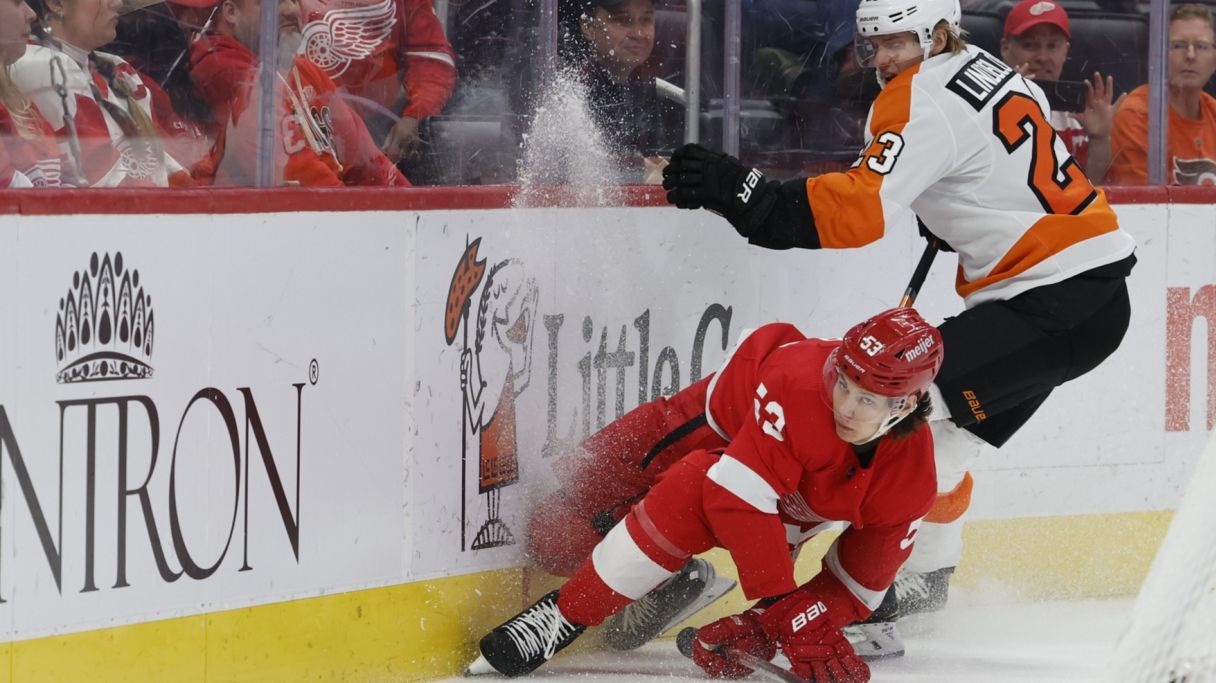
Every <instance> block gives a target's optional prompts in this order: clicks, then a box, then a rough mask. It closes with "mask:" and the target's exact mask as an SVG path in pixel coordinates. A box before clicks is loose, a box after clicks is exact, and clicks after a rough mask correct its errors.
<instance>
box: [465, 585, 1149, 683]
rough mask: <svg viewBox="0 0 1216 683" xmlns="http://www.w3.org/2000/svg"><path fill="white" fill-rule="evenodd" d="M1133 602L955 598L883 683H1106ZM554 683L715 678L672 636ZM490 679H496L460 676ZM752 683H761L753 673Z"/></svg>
mask: <svg viewBox="0 0 1216 683" xmlns="http://www.w3.org/2000/svg"><path fill="white" fill-rule="evenodd" d="M1132 602H1133V601H1132V600H1131V599H1130V598H1128V599H1120V600H1086V601H1068V602H1041V603H1033V604H1013V605H1009V604H991V603H989V604H983V603H977V602H974V601H967V600H958V601H954V599H953V597H952V603H951V604H950V605H949V606H948V607H947V608H946V609H945V610H944V611H942V612H939V613H937V614H929V615H916V616H913V617H909V618H907V619H905V620H904V621H903V622H901V630H902V632H903V635H904V640H905V643H906V645H907V652H908V653H907V655H905V656H904V657H899V658H894V659H890V660H885V661H880V662H874V663H873V664H872V665H871V666H872V670H873V679H872V680H873V681H875V683H883V682H889V683H913V682H917V683H920V682H923V683H929V682H933V683H963V682H964V681H965V682H966V683H977V682H983V683H988V682H990V681H996V682H999V683H1032V682H1033V683H1043V682H1045V681H1059V682H1061V683H1063V682H1065V681H1066V682H1068V683H1077V682H1083V681H1099V680H1101V676H1102V674H1103V666H1105V665H1106V663H1107V662H1108V661H1109V659H1110V654H1111V652H1112V651H1113V649H1114V645H1115V642H1116V640H1117V639H1118V637H1119V634H1120V633H1121V632H1122V630H1123V628H1124V627H1125V625H1126V622H1127V619H1128V617H1129V615H1130V614H1131V608H1132ZM532 678H540V679H544V680H547V681H552V682H553V683H560V682H562V681H570V682H571V683H620V682H623V681H639V682H648V681H649V682H654V681H671V680H673V679H674V680H708V679H707V678H706V677H705V676H704V674H702V673H701V671H700V669H698V668H697V667H696V666H694V665H693V664H692V662H690V661H689V660H687V659H684V658H683V657H682V656H680V654H679V653H678V652H676V649H675V640H674V639H672V638H668V639H664V640H659V641H656V642H654V643H651V644H649V645H646V646H645V647H643V648H641V649H639V650H637V651H634V652H630V653H624V654H622V653H617V652H589V651H583V652H574V653H571V654H568V655H567V654H560V655H558V656H557V658H556V659H554V660H553V661H552V662H550V663H548V664H547V665H545V666H544V667H541V668H540V669H539V670H538V671H536V672H535V673H533V674H532ZM448 680H451V681H469V680H478V681H485V682H487V683H488V682H490V681H493V680H499V679H497V678H496V677H478V678H476V679H462V678H452V679H448ZM746 680H751V681H755V680H760V679H759V677H757V676H752V677H750V678H748V679H746Z"/></svg>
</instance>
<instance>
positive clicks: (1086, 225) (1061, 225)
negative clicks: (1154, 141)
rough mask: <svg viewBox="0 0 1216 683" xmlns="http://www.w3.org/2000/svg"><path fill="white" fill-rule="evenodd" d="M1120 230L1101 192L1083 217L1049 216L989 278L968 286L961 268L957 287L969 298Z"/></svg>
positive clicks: (1015, 244)
mask: <svg viewBox="0 0 1216 683" xmlns="http://www.w3.org/2000/svg"><path fill="white" fill-rule="evenodd" d="M1118 229H1119V223H1118V220H1117V219H1116V218H1115V212H1114V211H1113V210H1112V209H1111V208H1110V204H1108V203H1107V201H1106V193H1104V192H1102V191H1101V190H1098V196H1097V198H1096V199H1094V201H1093V202H1092V203H1090V205H1089V206H1087V207H1086V208H1085V210H1084V211H1082V212H1081V214H1080V215H1077V216H1072V215H1068V214H1048V215H1045V216H1043V217H1042V218H1040V219H1039V220H1038V221H1036V222H1035V224H1034V225H1033V226H1031V228H1030V229H1029V230H1027V231H1026V233H1025V234H1024V235H1022V237H1021V238H1019V239H1018V241H1017V242H1015V243H1014V245H1013V247H1012V248H1011V249H1010V250H1009V251H1007V252H1005V256H1004V257H1003V258H1002V259H1001V260H1000V262H999V263H997V265H996V267H995V268H993V269H992V270H991V271H990V272H989V273H988V275H986V276H984V277H982V278H979V279H977V280H975V281H974V282H968V281H967V279H966V278H965V277H964V276H963V271H962V268H959V271H958V276H957V279H956V281H955V286H956V288H957V290H958V293H959V295H960V296H962V297H964V298H966V297H967V296H968V295H970V294H971V293H972V292H975V291H978V290H981V289H983V288H985V287H988V286H989V285H992V284H993V283H996V282H1001V281H1002V280H1008V279H1010V278H1012V277H1016V276H1017V275H1020V274H1021V273H1023V272H1025V271H1026V269H1028V268H1031V267H1033V266H1035V265H1037V264H1039V263H1042V262H1043V261H1045V260H1046V259H1048V258H1049V257H1051V256H1054V255H1056V254H1058V253H1060V252H1062V251H1064V250H1065V249H1067V248H1068V247H1071V246H1073V245H1075V244H1079V243H1081V242H1084V241H1085V240H1088V239H1090V238H1093V237H1097V236H1098V235H1103V234H1105V233H1108V232H1114V231H1116V230H1118Z"/></svg>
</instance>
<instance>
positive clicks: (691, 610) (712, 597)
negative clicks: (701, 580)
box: [663, 574, 737, 631]
mask: <svg viewBox="0 0 1216 683" xmlns="http://www.w3.org/2000/svg"><path fill="white" fill-rule="evenodd" d="M736 584H737V582H736V581H735V580H734V579H731V578H728V577H725V576H718V575H716V574H715V575H714V577H713V579H712V580H711V581H710V582H709V584H708V585H707V586H705V590H703V591H701V596H700V597H698V598H697V599H696V600H694V601H693V602H692V604H690V605H689V606H688V607H685V608H684V609H683V610H681V611H680V613H679V614H677V615H676V616H675V617H674V618H673V619H672V620H671V622H670V623H668V624H667V626H666V628H664V629H663V630H664V631H667V629H670V628H674V627H675V626H676V625H677V624H681V623H683V622H684V620H685V619H688V618H689V617H691V616H692V615H694V614H696V613H697V612H700V611H701V610H703V609H705V608H706V607H709V606H710V605H712V604H713V603H714V602H717V600H718V598H721V597H722V596H723V595H726V594H727V593H729V592H730V591H731V589H733V588H734V587H735V585H736Z"/></svg>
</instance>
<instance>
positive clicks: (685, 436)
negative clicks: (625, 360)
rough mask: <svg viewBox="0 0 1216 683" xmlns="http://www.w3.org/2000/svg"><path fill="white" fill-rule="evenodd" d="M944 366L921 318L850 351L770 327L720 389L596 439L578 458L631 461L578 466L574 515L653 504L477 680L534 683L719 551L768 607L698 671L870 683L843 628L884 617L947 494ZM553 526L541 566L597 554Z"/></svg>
mask: <svg viewBox="0 0 1216 683" xmlns="http://www.w3.org/2000/svg"><path fill="white" fill-rule="evenodd" d="M942 351H943V349H942V340H941V336H940V334H939V333H938V332H937V330H936V329H935V328H933V327H932V326H930V325H929V324H928V323H926V322H925V321H924V319H922V318H921V317H920V315H919V314H917V313H916V311H914V310H912V309H910V308H897V309H891V310H889V311H885V312H883V313H880V314H878V315H876V316H874V317H873V318H870V319H869V320H867V321H865V322H863V323H861V324H860V325H857V326H856V327H854V328H852V329H850V330H849V331H848V333H846V335H845V337H844V339H843V340H822V339H809V338H807V337H805V336H804V335H802V333H800V332H799V331H798V330H797V329H795V328H794V327H793V326H792V325H789V324H785V323H773V324H769V325H765V326H763V327H761V328H759V329H757V330H755V331H754V332H752V333H751V334H750V335H747V336H745V337H744V339H743V340H742V341H741V342H740V343H739V345H738V346H737V347H736V349H735V350H734V351H733V352H732V354H731V356H730V357H729V358H728V359H727V361H726V364H725V365H724V366H723V367H722V369H721V370H720V371H719V372H718V373H716V374H714V375H712V376H710V377H707V378H706V379H704V380H702V381H700V382H697V383H696V384H694V385H692V386H690V387H688V388H686V389H684V390H683V391H680V392H679V393H677V394H676V395H675V396H673V397H671V398H670V399H666V400H663V399H660V400H658V401H654V402H652V403H649V404H646V405H643V406H640V407H638V408H636V409H635V410H633V411H631V412H630V413H629V414H628V415H626V416H625V417H623V418H622V419H621V420H618V421H616V422H614V423H613V424H612V425H610V426H609V427H606V428H605V429H604V430H601V431H600V432H599V433H597V434H596V435H595V436H594V437H592V439H590V440H589V441H588V442H587V443H585V444H584V448H586V447H588V446H590V447H591V448H596V447H597V446H604V445H606V444H611V443H615V444H618V445H620V446H624V447H623V448H621V449H620V450H617V451H614V452H613V451H610V452H605V453H601V454H600V457H592V458H590V459H585V460H582V461H581V462H579V463H574V464H573V466H574V468H575V469H579V470H581V471H580V472H579V473H578V475H577V476H576V477H574V478H573V479H575V480H577V479H579V478H580V477H581V478H582V480H583V481H582V483H583V484H586V485H587V486H586V487H583V486H579V485H577V484H576V485H575V486H573V487H569V488H567V489H566V490H564V491H563V492H562V493H563V494H564V495H565V499H566V500H565V502H564V504H565V505H567V506H571V507H580V506H582V504H583V503H584V502H585V501H584V499H585V498H587V497H591V498H598V499H599V500H596V501H594V502H595V506H594V507H599V506H600V505H604V504H606V503H609V504H610V503H612V502H613V501H610V500H604V498H606V497H618V496H621V495H625V496H627V498H626V499H625V500H626V501H628V500H629V499H633V500H636V499H637V498H638V497H641V500H640V501H639V502H637V503H636V504H634V505H632V506H631V507H630V508H629V509H628V511H627V513H626V514H625V515H624V518H623V520H622V522H621V523H617V524H616V525H615V526H613V527H612V529H611V530H610V531H609V532H608V534H607V535H606V536H605V537H604V538H603V540H602V541H600V542H599V543H598V544H597V545H596V546H595V548H594V549H593V550H592V551H591V552H590V557H589V558H587V559H584V560H583V561H582V563H581V565H580V566H579V567H578V569H577V571H576V572H575V573H574V576H573V577H572V578H571V579H570V580H569V581H568V582H566V583H565V584H564V585H563V586H562V587H561V589H560V590H558V591H554V592H552V593H550V594H549V595H546V596H545V597H543V598H541V600H540V601H539V602H537V603H536V604H534V605H533V606H532V607H529V608H528V609H527V610H525V611H524V612H522V613H520V614H519V615H517V616H516V617H514V618H512V619H511V620H509V621H507V622H506V623H505V624H503V625H501V626H499V627H498V628H496V629H494V630H493V631H492V632H491V633H490V634H488V635H487V636H486V637H484V638H482V640H481V643H480V649H481V657H480V658H479V659H478V660H477V661H476V662H474V664H473V665H472V666H470V668H469V672H470V673H474V674H478V673H492V672H498V673H502V674H506V675H508V676H518V675H522V674H525V673H528V672H530V671H532V670H534V669H536V668H537V667H538V666H540V665H541V664H543V663H544V662H546V661H548V660H549V659H550V658H552V657H553V655H554V654H556V652H557V651H559V650H561V649H562V648H564V647H566V646H567V645H569V644H570V643H571V642H573V641H574V639H575V638H577V637H578V635H579V634H581V633H582V631H583V630H584V629H585V628H586V627H588V626H593V625H597V624H599V623H601V622H602V621H604V619H606V618H607V617H609V616H610V615H612V614H614V613H616V612H618V611H620V610H622V609H623V608H625V607H626V606H627V605H629V604H630V603H631V602H633V601H634V600H637V599H639V598H642V597H643V596H645V595H647V594H648V593H649V592H650V591H652V590H653V589H654V588H655V587H656V586H659V585H660V584H662V583H663V582H664V581H666V580H667V579H668V578H669V577H671V576H672V575H673V574H675V572H677V570H679V569H680V568H681V567H683V566H685V564H686V563H687V562H688V561H689V558H691V557H692V556H693V555H695V554H698V553H702V552H705V551H706V550H709V549H710V548H713V547H723V548H725V549H726V550H727V551H729V552H730V555H731V559H732V560H733V561H734V563H735V565H736V567H737V568H738V570H739V581H740V583H741V584H742V588H743V592H744V594H745V595H746V596H747V597H748V598H749V599H753V600H758V601H759V602H757V603H756V605H754V606H753V607H752V608H751V609H749V610H747V611H745V612H743V613H742V614H739V615H734V616H731V617H727V618H725V619H720V620H718V621H716V622H714V623H712V624H710V625H708V626H706V627H705V628H703V629H702V630H701V631H700V634H699V636H698V639H697V641H696V642H695V643H694V644H693V645H694V649H693V659H694V661H696V663H697V664H698V665H700V666H701V667H702V668H704V669H705V670H706V671H707V672H709V673H710V674H711V675H714V676H719V677H732V678H737V677H741V676H744V675H747V674H748V673H750V669H748V668H746V667H744V666H742V665H740V664H738V663H736V662H734V661H733V660H729V659H727V658H726V657H724V656H723V655H721V654H719V653H718V651H717V650H718V649H719V648H721V647H732V648H734V649H743V650H747V651H749V652H751V653H752V654H754V655H757V656H760V657H763V658H766V659H771V658H772V657H773V656H775V654H776V649H777V647H778V646H780V648H781V650H782V651H783V652H784V653H785V655H786V656H787V657H788V658H789V660H790V662H791V663H792V664H793V667H794V673H796V674H797V675H799V676H801V677H803V678H808V679H809V678H810V677H811V676H812V675H813V674H820V672H832V673H833V674H834V675H836V676H837V678H835V679H833V680H839V681H866V680H869V669H868V668H867V666H866V665H865V663H864V662H862V661H861V660H860V659H859V658H858V657H857V655H856V654H855V653H854V651H853V648H852V646H851V645H849V642H848V641H847V640H846V639H845V637H844V635H843V634H842V633H841V628H842V627H844V626H846V625H848V624H851V623H853V622H855V621H860V620H864V619H865V618H866V617H868V616H869V615H870V613H871V612H872V611H873V610H874V609H876V608H877V607H878V606H879V605H880V604H881V602H882V601H883V597H884V595H885V594H886V592H887V589H888V588H889V587H890V585H891V583H892V582H893V581H894V579H895V573H896V570H897V569H898V568H899V566H900V565H901V564H903V562H904V560H906V559H907V557H908V554H909V553H910V552H911V548H912V544H913V540H914V538H915V536H916V531H917V529H918V528H919V526H920V521H921V518H922V517H923V516H924V515H925V513H926V512H927V511H928V510H929V507H930V506H931V505H932V503H933V499H934V497H935V495H936V493H937V479H936V473H935V470H934V465H933V440H932V437H931V436H930V434H929V429H928V427H927V426H926V424H925V421H926V419H927V417H928V414H929V410H930V405H929V397H928V394H927V393H926V391H927V389H928V387H929V385H930V384H931V383H932V381H933V378H934V377H935V376H936V375H937V371H938V369H939V368H940V367H941V361H942V357H943V353H942ZM671 425H676V427H675V429H670V426H671ZM615 470H619V472H617V471H615ZM618 474H622V475H626V476H627V478H624V479H622V478H620V477H618ZM646 479H652V480H656V481H655V483H654V484H653V486H647V485H646V483H645V480H646ZM568 481H569V478H568ZM593 482H594V484H595V485H591V484H592V483H593ZM639 487H640V490H637V491H634V489H638V488H639ZM597 489H606V490H609V491H611V495H610V496H605V495H604V494H603V493H602V491H600V490H597ZM630 493H633V495H629V494H630ZM643 496H644V497H643ZM615 502H617V503H618V505H620V504H621V503H622V502H624V501H619V500H618V501H615ZM561 504H563V503H562V502H561V501H556V502H553V501H551V505H550V507H551V508H555V507H558V506H560V505H561ZM607 507H608V509H611V507H612V506H611V505H608V506H607ZM600 509H604V508H602V507H601V508H600ZM540 516H541V515H540V513H539V512H538V515H537V518H538V519H539V518H540ZM558 518H559V519H561V520H564V522H565V523H566V525H567V526H568V529H567V533H563V534H562V535H561V536H560V537H558V536H557V535H556V534H550V535H549V537H548V538H545V539H538V538H536V537H535V534H534V537H533V538H532V539H530V544H531V547H532V548H531V549H532V550H533V552H534V554H535V555H537V556H538V559H539V560H540V562H541V564H542V566H543V565H544V564H545V563H546V559H547V558H546V557H545V556H546V555H548V554H551V551H552V550H554V549H556V546H559V545H563V544H565V545H573V546H579V548H581V549H582V553H585V552H586V550H585V547H586V546H585V543H586V540H587V539H588V538H589V537H590V535H589V533H588V530H589V528H590V527H591V526H592V524H593V522H592V520H588V519H586V518H585V517H581V518H580V516H579V515H578V514H577V510H575V511H573V512H570V511H568V512H567V514H565V515H564V516H558ZM834 522H844V523H846V524H847V525H848V527H847V528H846V529H845V531H844V532H843V533H842V534H841V535H840V537H839V538H838V539H837V540H836V542H835V543H834V544H833V545H832V547H831V548H830V549H829V550H828V553H827V555H826V556H825V557H824V560H823V570H822V571H820V573H819V574H818V575H817V576H815V577H814V578H813V579H811V580H810V581H809V582H807V583H806V584H804V585H802V586H798V585H797V584H796V583H795V581H794V561H793V556H794V554H793V552H792V551H796V550H797V548H799V547H800V546H801V545H802V544H803V543H804V542H805V541H806V540H807V539H809V538H811V537H813V536H814V535H815V534H817V533H818V532H820V531H822V530H824V529H825V528H828V527H829V526H831V525H832V524H833V523H834ZM534 524H535V520H534ZM550 530H551V531H556V530H555V529H552V528H551V529H550ZM559 554H560V553H559ZM584 557H585V555H584ZM820 680H826V679H820Z"/></svg>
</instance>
